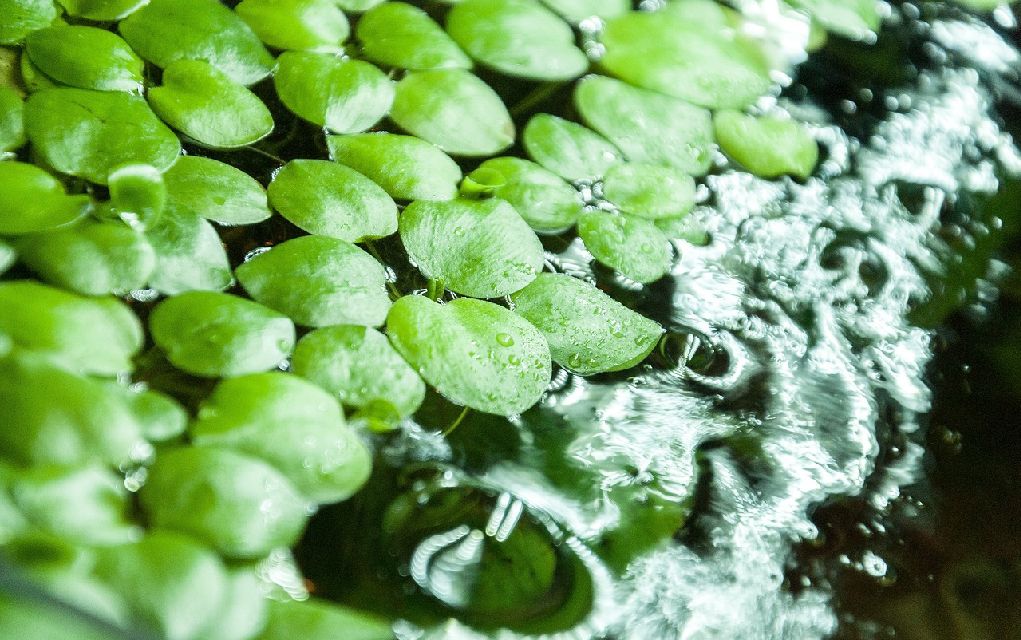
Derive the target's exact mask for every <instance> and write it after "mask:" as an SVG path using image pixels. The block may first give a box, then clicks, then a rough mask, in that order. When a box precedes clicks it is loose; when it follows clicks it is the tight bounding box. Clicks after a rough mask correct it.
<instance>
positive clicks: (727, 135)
mask: <svg viewBox="0 0 1021 640" xmlns="http://www.w3.org/2000/svg"><path fill="white" fill-rule="evenodd" d="M714 123H715V125H716V138H717V139H718V140H719V141H720V147H721V148H722V149H723V152H724V153H726V154H727V155H728V156H730V157H731V158H733V159H734V160H736V161H737V162H739V163H741V165H743V166H744V167H745V168H746V169H748V171H750V172H752V173H754V174H755V175H757V176H759V177H762V178H775V177H778V176H781V175H784V174H790V175H793V176H797V177H799V178H807V177H808V176H810V175H811V174H812V171H814V170H815V165H816V163H817V162H818V161H819V145H818V144H817V143H816V141H815V139H813V138H812V136H810V135H809V134H808V132H807V131H805V129H804V127H802V126H801V125H800V124H799V123H798V122H796V121H794V120H784V119H781V118H777V117H773V116H762V117H755V116H749V115H745V114H742V113H738V112H736V111H722V112H719V113H717V114H716V116H715V120H714Z"/></svg>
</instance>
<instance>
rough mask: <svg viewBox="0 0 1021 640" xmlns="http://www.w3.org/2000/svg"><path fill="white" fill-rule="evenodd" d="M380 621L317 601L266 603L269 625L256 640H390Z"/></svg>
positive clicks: (389, 630) (388, 632) (382, 621)
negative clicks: (267, 605) (340, 639)
mask: <svg viewBox="0 0 1021 640" xmlns="http://www.w3.org/2000/svg"><path fill="white" fill-rule="evenodd" d="M393 637H394V636H393V631H392V630H391V628H390V624H389V623H388V622H386V621H385V620H383V619H381V618H377V617H376V616H374V615H371V614H368V613H362V612H361V611H356V610H354V609H348V608H347V607H341V606H339V605H335V604H332V603H327V602H321V601H319V600H307V601H304V602H278V601H276V600H270V602H269V623H268V624H267V625H266V628H265V629H264V630H263V632H262V635H260V636H259V637H258V640H294V638H302V640H334V639H335V638H344V640H391V639H392V638H393Z"/></svg>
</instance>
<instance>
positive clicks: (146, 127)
mask: <svg viewBox="0 0 1021 640" xmlns="http://www.w3.org/2000/svg"><path fill="white" fill-rule="evenodd" d="M25 127H26V131H27V132H28V139H29V141H31V143H32V145H33V147H34V148H35V150H36V151H38V152H39V155H40V156H42V158H43V160H45V161H46V163H47V164H49V165H50V166H51V167H53V168H54V169H56V170H57V171H60V172H62V173H67V174H70V175H73V176H79V177H81V178H85V179H86V180H89V181H90V182H96V183H99V184H106V181H107V178H108V176H109V175H110V171H111V170H113V169H115V168H117V167H119V166H121V165H125V164H149V165H152V166H154V167H156V168H157V169H160V170H164V169H167V168H168V167H170V165H172V164H173V163H174V160H176V159H177V156H178V155H179V154H180V153H181V144H180V142H178V140H177V136H175V135H174V133H173V132H172V131H171V130H170V129H168V128H167V127H166V126H165V125H164V124H163V123H162V122H160V121H159V119H158V118H157V117H156V115H155V114H154V113H153V112H152V111H151V110H150V109H149V105H148V104H146V102H145V100H143V99H142V98H141V97H140V96H134V95H128V94H126V93H120V92H104V91H90V90H86V89H64V88H56V89H46V90H43V91H40V92H38V93H34V94H32V95H31V96H29V98H28V102H27V103H26V105H25Z"/></svg>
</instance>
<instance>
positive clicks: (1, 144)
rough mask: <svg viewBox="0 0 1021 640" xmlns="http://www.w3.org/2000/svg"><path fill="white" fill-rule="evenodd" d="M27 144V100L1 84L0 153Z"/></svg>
mask: <svg viewBox="0 0 1021 640" xmlns="http://www.w3.org/2000/svg"><path fill="white" fill-rule="evenodd" d="M23 144H25V101H24V100H22V99H21V96H20V95H18V92H17V91H15V90H14V89H12V88H11V87H7V86H3V85H0V154H3V153H6V152H8V151H14V150H15V149H18V148H19V147H21V146H22V145H23Z"/></svg>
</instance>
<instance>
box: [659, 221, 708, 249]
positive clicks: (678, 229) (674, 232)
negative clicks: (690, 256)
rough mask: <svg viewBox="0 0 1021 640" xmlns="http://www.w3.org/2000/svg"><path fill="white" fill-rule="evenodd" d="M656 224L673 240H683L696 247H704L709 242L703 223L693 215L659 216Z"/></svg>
mask: <svg viewBox="0 0 1021 640" xmlns="http://www.w3.org/2000/svg"><path fill="white" fill-rule="evenodd" d="M656 226H657V227H659V229H660V231H662V232H663V233H665V234H666V236H667V237H668V238H671V239H674V240H684V241H685V242H688V243H690V244H693V245H695V246H696V247H704V246H706V245H708V244H709V242H710V241H711V238H710V237H709V232H708V231H707V230H706V227H705V223H704V222H703V221H701V220H698V219H696V218H695V217H694V216H684V217H682V218H661V219H659V220H656Z"/></svg>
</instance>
